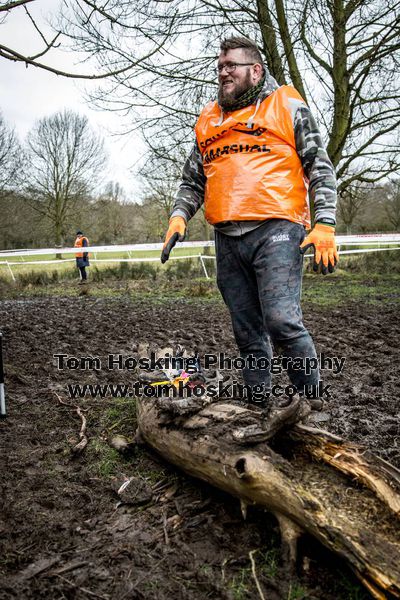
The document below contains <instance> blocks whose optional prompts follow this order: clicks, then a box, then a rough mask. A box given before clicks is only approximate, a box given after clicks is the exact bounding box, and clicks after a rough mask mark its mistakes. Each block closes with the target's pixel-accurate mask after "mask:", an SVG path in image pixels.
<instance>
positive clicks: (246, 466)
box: [138, 399, 400, 600]
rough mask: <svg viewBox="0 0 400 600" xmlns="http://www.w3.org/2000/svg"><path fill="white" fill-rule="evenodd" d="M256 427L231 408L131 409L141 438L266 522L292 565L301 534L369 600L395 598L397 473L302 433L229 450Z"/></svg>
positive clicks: (399, 556)
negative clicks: (244, 430) (341, 563)
mask: <svg viewBox="0 0 400 600" xmlns="http://www.w3.org/2000/svg"><path fill="white" fill-rule="evenodd" d="M257 419H259V413H257V412H254V411H251V410H249V409H247V408H245V407H243V406H238V405H235V404H233V403H229V404H228V403H222V402H219V403H215V404H211V405H209V406H207V407H206V408H203V409H201V410H200V411H199V412H197V413H196V414H194V415H191V416H184V415H182V416H178V417H175V418H171V417H170V416H168V414H166V412H165V404H163V403H162V402H160V401H157V400H150V399H143V400H141V401H139V402H138V427H139V432H140V434H141V436H142V438H143V439H144V440H145V441H146V442H147V443H148V444H149V445H150V446H151V447H152V448H154V449H155V450H156V451H158V452H159V453H160V454H161V455H162V456H163V457H164V458H165V459H166V460H168V461H169V462H171V463H173V464H174V465H176V466H178V467H180V468H181V469H183V470H184V471H186V472H187V473H189V474H190V475H192V476H195V477H198V478H200V479H202V480H204V481H207V482H208V483H211V484H212V485H214V486H216V487H218V488H221V489H223V490H225V491H227V492H229V493H230V494H233V495H235V496H237V497H238V498H239V499H240V500H241V502H242V504H243V503H244V504H246V503H248V504H258V505H262V506H264V507H266V508H267V509H268V510H269V511H270V512H272V513H274V514H275V515H276V516H277V518H278V521H279V523H280V526H281V532H282V539H283V546H284V548H285V549H286V554H287V556H289V557H291V559H292V560H294V559H295V551H296V550H295V546H296V543H295V542H296V537H297V536H298V534H299V531H301V530H304V531H307V532H308V533H310V534H311V535H313V536H314V537H316V538H317V539H318V540H319V541H320V542H322V544H324V545H325V546H327V547H328V548H329V549H331V550H333V551H334V552H336V553H337V554H339V555H340V556H342V557H343V558H344V559H346V560H347V562H348V563H349V565H350V566H351V567H352V568H353V570H354V571H355V573H356V574H357V575H358V577H359V578H360V580H361V581H362V582H363V583H364V585H365V586H366V587H367V588H368V590H369V591H370V593H371V594H372V595H373V596H374V597H375V598H377V599H379V600H384V599H385V598H400V527H399V512H400V472H399V471H398V470H397V469H395V468H394V467H392V466H391V465H390V464H388V463H386V462H385V461H382V460H381V459H379V458H377V457H375V456H373V455H372V454H371V453H369V452H363V451H362V449H361V448H359V447H357V446H356V445H354V444H349V443H346V442H345V441H343V440H342V439H341V438H338V437H337V436H333V435H331V434H329V433H328V432H325V431H322V430H319V429H313V428H310V427H305V426H303V425H297V426H296V427H295V428H293V429H292V430H291V431H288V432H287V433H286V434H281V435H280V436H277V437H276V438H274V439H273V440H272V441H271V443H270V444H269V445H267V444H266V443H260V444H255V445H253V446H249V447H243V446H239V445H237V444H236V443H235V442H234V440H233V439H232V437H231V431H232V430H233V429H237V428H238V427H241V426H245V425H248V424H251V423H254V422H255V421H256V420H257Z"/></svg>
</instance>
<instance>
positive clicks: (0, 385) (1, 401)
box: [0, 333, 7, 419]
mask: <svg viewBox="0 0 400 600" xmlns="http://www.w3.org/2000/svg"><path fill="white" fill-rule="evenodd" d="M6 416H7V410H6V395H5V390H4V367H3V334H2V333H0V418H2V419H5V417H6Z"/></svg>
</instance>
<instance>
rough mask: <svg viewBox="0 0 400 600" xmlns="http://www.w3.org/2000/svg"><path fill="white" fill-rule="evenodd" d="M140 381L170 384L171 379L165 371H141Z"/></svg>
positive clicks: (139, 374)
mask: <svg viewBox="0 0 400 600" xmlns="http://www.w3.org/2000/svg"><path fill="white" fill-rule="evenodd" d="M138 380H139V381H140V382H141V383H149V384H150V383H157V382H160V381H165V382H167V383H170V379H169V377H168V375H167V374H166V373H164V371H139V373H138Z"/></svg>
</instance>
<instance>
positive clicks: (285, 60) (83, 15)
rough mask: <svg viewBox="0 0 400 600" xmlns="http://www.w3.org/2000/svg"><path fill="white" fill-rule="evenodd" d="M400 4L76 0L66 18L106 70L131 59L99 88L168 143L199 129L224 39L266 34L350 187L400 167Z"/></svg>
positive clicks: (268, 51) (272, 60)
mask: <svg viewBox="0 0 400 600" xmlns="http://www.w3.org/2000/svg"><path fill="white" fill-rule="evenodd" d="M399 7H400V2H399V0H385V1H384V0H288V1H287V2H283V0H224V2H222V0H169V1H168V2H165V0H135V2H134V1H133V0H118V1H117V0H108V2H105V3H104V2H103V1H102V2H100V1H99V0H77V1H74V2H73V1H71V0H64V18H65V20H66V21H65V22H66V24H67V26H65V33H68V35H69V36H70V37H71V38H72V39H73V40H74V43H75V44H76V47H77V48H78V49H79V50H81V51H84V52H87V53H88V54H89V55H91V56H93V57H96V59H97V61H98V64H99V65H102V67H103V68H105V69H108V70H110V68H111V67H113V66H116V67H118V68H121V69H125V68H126V71H124V72H123V73H120V74H116V75H115V76H113V77H111V79H109V80H107V82H106V83H105V85H103V86H102V87H101V89H99V90H98V92H97V93H96V94H94V95H93V99H94V100H95V101H97V102H99V103H100V104H101V105H102V106H103V107H108V108H109V109H111V110H117V111H121V112H122V113H123V114H125V115H126V116H128V117H129V121H130V123H131V125H130V126H129V127H128V129H131V130H133V129H135V128H138V127H139V128H141V129H142V131H143V133H144V135H145V137H146V139H147V140H148V141H149V143H150V145H151V146H152V148H153V149H154V146H157V147H158V148H159V149H161V150H160V152H161V153H162V154H163V153H164V154H165V152H164V149H168V147H169V148H171V144H176V143H177V142H179V143H181V144H186V143H187V141H188V140H189V139H192V136H191V133H190V132H191V129H192V127H193V124H194V122H195V120H196V117H197V115H198V112H199V109H200V107H201V106H202V104H203V103H204V102H205V100H206V99H209V98H210V97H212V96H213V95H215V90H216V77H215V73H214V66H215V58H216V54H217V53H218V45H219V44H218V41H219V39H220V38H221V37H223V36H225V35H229V34H236V35H247V36H249V37H252V38H253V39H256V41H257V42H258V44H259V47H260V50H261V51H262V52H263V54H264V57H265V62H266V64H267V66H268V68H269V70H270V72H271V73H272V74H273V75H274V76H275V77H276V79H277V80H278V82H279V83H281V84H284V83H290V82H291V83H292V84H293V85H294V86H295V87H296V88H297V89H298V90H299V92H300V93H301V94H302V95H303V96H304V98H305V99H306V100H307V102H308V103H309V104H310V105H311V107H312V108H313V111H314V112H315V113H316V114H317V118H318V121H319V123H320V125H321V128H322V130H323V132H324V133H325V135H326V138H327V141H328V144H327V146H328V152H329V155H330V157H331V159H332V161H333V164H334V165H335V167H336V170H337V174H338V177H339V191H344V190H345V189H346V188H347V187H348V186H351V185H354V184H357V183H371V184H372V183H374V182H376V181H379V180H381V179H384V178H385V177H386V176H387V175H388V173H391V172H394V171H395V170H396V169H397V168H398V167H399V154H398V130H399V123H400V82H399V78H398V77H397V76H396V73H397V70H398V66H399V62H400V60H399V58H400V57H399V50H400V12H399ZM157 44H159V46H160V48H159V50H155V49H156V47H157ZM139 49H140V51H141V59H140V60H138V59H137V56H138V50H139ZM145 51H147V52H148V57H147V58H145ZM396 136H397V137H396Z"/></svg>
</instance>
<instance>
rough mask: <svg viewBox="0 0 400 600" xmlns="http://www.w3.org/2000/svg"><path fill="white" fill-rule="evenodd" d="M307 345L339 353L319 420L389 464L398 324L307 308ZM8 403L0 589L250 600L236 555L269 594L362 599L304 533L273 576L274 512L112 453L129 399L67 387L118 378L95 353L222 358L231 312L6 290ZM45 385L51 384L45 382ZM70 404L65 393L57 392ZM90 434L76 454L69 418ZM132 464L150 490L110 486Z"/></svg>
mask: <svg viewBox="0 0 400 600" xmlns="http://www.w3.org/2000/svg"><path fill="white" fill-rule="evenodd" d="M304 313H305V322H306V324H307V326H308V327H309V329H310V331H311V333H312V335H313V337H314V339H315V342H316V345H317V349H318V351H319V352H324V353H325V354H326V355H330V356H339V357H345V359H346V363H345V368H344V371H343V373H342V374H340V375H336V376H335V375H333V374H332V373H331V372H328V371H325V372H324V374H323V375H324V381H325V382H326V383H327V384H328V383H330V384H331V386H332V390H331V391H332V393H333V394H332V398H331V400H330V401H329V407H328V411H329V413H330V417H331V418H330V421H329V422H328V423H326V424H324V426H326V427H327V428H328V429H330V430H331V431H333V432H335V433H339V434H340V435H342V436H344V437H346V438H348V439H351V440H355V441H358V442H362V443H363V444H365V445H366V446H367V447H369V448H373V450H374V451H375V452H376V453H377V454H379V455H380V456H382V457H383V458H385V459H387V460H389V461H390V462H392V463H393V464H395V465H396V466H400V445H399V440H400V427H399V403H398V396H399V394H398V385H399V377H398V365H399V354H400V352H399V344H398V339H399V335H400V322H399V314H398V307H396V306H391V305H390V304H380V305H374V304H368V303H361V304H360V303H359V304H356V303H349V304H347V305H345V306H340V307H336V308H335V309H332V308H325V309H321V308H316V307H315V305H314V306H312V307H311V306H309V307H307V305H305V307H304ZM0 323H1V327H0V329H1V330H2V332H3V334H4V339H5V367H6V390H7V401H8V410H9V416H8V418H7V419H6V420H3V421H2V422H1V423H0V428H1V449H0V451H1V464H2V467H1V470H0V478H1V485H2V490H3V491H2V494H1V500H2V506H1V514H0V536H1V563H0V576H1V580H2V581H1V585H0V598H1V599H3V598H7V599H8V598H19V599H21V598H22V599H27V600H29V599H32V598H35V599H36V598H43V599H52V600H58V599H86V598H104V599H111V598H112V599H115V600H123V599H130V598H132V599H134V598H139V599H141V598H144V599H150V598H154V599H160V600H161V599H175V598H179V599H180V598H182V599H186V598H187V599H195V600H197V599H203V598H204V599H206V598H208V599H223V598H224V599H225V598H226V599H232V600H241V599H246V598H258V597H259V596H258V592H257V589H256V585H255V581H254V578H253V576H252V572H251V563H250V559H249V552H250V551H252V550H256V549H257V550H258V551H257V553H256V554H255V555H254V558H255V563H256V572H257V576H258V580H259V582H260V584H261V586H262V588H263V591H264V594H265V597H266V598H268V599H269V600H275V599H277V600H278V599H288V600H295V599H297V600H300V599H302V598H307V599H312V598H315V599H324V600H340V599H343V600H344V599H346V600H351V599H353V600H356V599H358V600H359V599H362V598H368V597H369V596H368V594H367V593H366V592H364V591H363V589H362V588H361V586H360V585H359V583H358V582H357V580H356V579H355V578H354V577H353V576H352V574H351V573H350V572H349V571H348V569H347V567H346V566H345V565H344V564H342V563H341V562H340V561H339V560H338V559H336V558H335V557H334V556H333V555H332V554H330V553H328V552H327V551H325V550H324V549H323V548H322V547H321V546H319V545H318V544H317V543H316V542H314V541H312V540H311V539H307V538H305V539H304V540H303V542H302V547H301V555H302V557H301V561H300V562H301V564H300V565H299V567H302V568H301V569H300V571H299V576H298V577H297V578H292V579H291V580H288V579H287V578H285V577H284V575H283V572H282V567H281V565H280V562H279V534H278V527H277V523H276V522H275V520H274V518H273V517H272V516H271V515H269V514H268V513H266V512H264V511H263V510H261V509H255V508H253V509H252V510H251V511H250V512H249V515H248V519H247V521H243V518H242V515H241V512H240V507H239V503H238V501H237V500H235V499H233V498H231V497H229V496H227V495H226V494H224V493H222V492H219V491H218V490H215V489H212V488H211V487H209V486H206V485H205V484H203V483H201V482H198V481H196V480H194V479H191V478H189V477H187V476H185V475H183V474H182V473H180V472H178V471H177V470H175V469H174V468H172V467H170V466H169V465H167V464H165V463H164V462H163V461H162V459H160V458H158V457H157V456H155V455H154V454H153V453H152V452H151V451H149V450H148V449H146V448H142V447H133V448H132V449H131V450H130V453H128V454H127V455H125V456H121V455H120V454H118V453H117V451H116V450H114V449H113V448H111V447H110V446H109V443H108V442H109V439H110V437H112V436H113V435H115V434H124V435H126V436H128V437H131V438H132V437H133V434H134V430H135V405H134V401H133V400H129V399H125V400H122V399H120V400H118V399H112V398H104V399H96V400H95V399H88V398H86V399H79V400H75V401H72V400H71V399H69V398H68V396H67V393H66V384H67V383H90V382H98V383H99V382H100V383H118V382H122V383H129V382H130V381H131V380H132V378H133V377H132V374H130V373H129V372H122V371H117V370H113V371H110V370H108V369H107V368H106V360H105V357H106V355H108V354H113V353H115V354H124V355H130V354H132V349H133V348H134V347H135V346H137V344H139V343H141V342H142V343H151V344H153V345H154V346H164V345H166V344H168V343H169V342H175V343H181V344H183V345H186V346H187V347H188V348H191V347H194V346H196V347H198V349H199V350H200V354H202V353H203V354H204V353H206V352H208V353H211V352H213V351H214V352H215V351H217V352H219V351H224V352H226V353H228V354H230V355H231V356H236V352H235V345H234V340H233V337H232V333H231V329H230V322H229V317H228V315H227V312H226V309H225V307H224V305H223V304H222V303H221V302H219V301H215V300H207V301H204V300H203V301H201V300H199V301H193V300H191V301H187V300H179V301H166V300H164V301H163V302H162V303H161V302H160V303H157V302H151V303H150V302H149V301H148V300H144V299H143V300H135V298H132V297H131V298H124V297H123V296H121V297H111V298H101V297H97V298H96V297H95V296H93V295H92V294H91V293H90V292H89V294H87V295H84V296H82V297H70V298H54V297H53V298H51V297H43V298H35V297H30V298H19V299H14V300H4V301H2V302H0ZM59 353H64V354H68V355H74V356H87V355H92V356H99V357H100V358H101V359H102V366H103V368H102V369H101V370H97V371H94V370H86V371H82V370H57V367H56V364H55V360H54V359H53V355H54V354H59ZM56 394H58V396H59V398H58V397H57V395H56ZM60 399H61V401H63V402H67V403H69V404H70V405H71V406H65V404H63V403H62V402H61V401H60ZM74 404H79V406H80V407H81V408H82V409H86V412H85V413H84V414H85V416H86V418H87V436H88V440H89V443H88V445H87V447H86V448H85V450H84V451H83V452H82V453H80V454H74V453H73V451H72V448H73V447H74V445H75V444H76V443H77V442H78V440H79V435H78V434H79V429H80V426H81V420H80V418H79V416H78V415H77V413H76V411H75V409H74V407H73V405H74ZM132 476H135V477H139V478H141V480H142V481H143V484H144V486H145V487H147V488H148V487H150V488H151V489H152V492H153V493H152V496H151V498H149V497H148V496H147V497H146V495H145V496H144V497H143V498H142V499H141V502H138V499H136V500H135V499H132V498H129V496H128V497H125V500H126V503H121V502H120V498H119V497H118V495H117V494H116V491H115V490H116V489H117V488H118V487H119V486H120V485H121V483H122V482H123V481H124V478H125V477H132Z"/></svg>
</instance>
